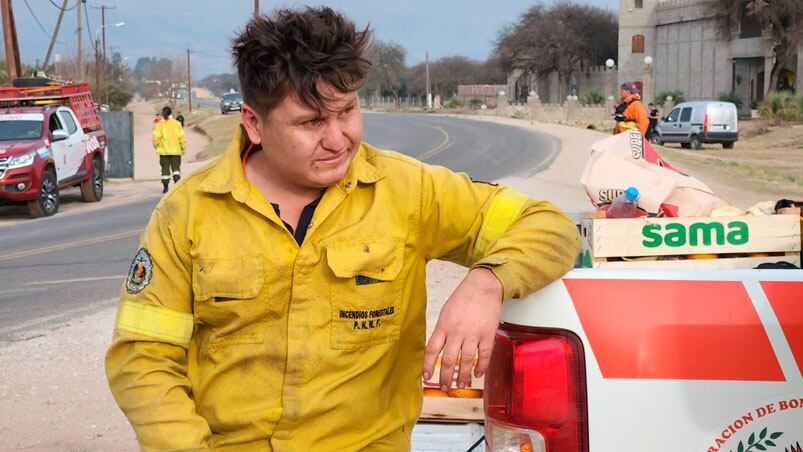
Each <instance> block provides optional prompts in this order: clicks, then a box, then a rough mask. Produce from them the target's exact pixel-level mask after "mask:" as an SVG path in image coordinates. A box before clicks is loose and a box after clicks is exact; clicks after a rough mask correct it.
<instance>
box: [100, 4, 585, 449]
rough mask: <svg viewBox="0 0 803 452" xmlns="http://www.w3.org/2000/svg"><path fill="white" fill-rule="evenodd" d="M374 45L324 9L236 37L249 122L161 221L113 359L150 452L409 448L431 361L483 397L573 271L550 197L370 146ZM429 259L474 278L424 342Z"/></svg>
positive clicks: (572, 236)
mask: <svg viewBox="0 0 803 452" xmlns="http://www.w3.org/2000/svg"><path fill="white" fill-rule="evenodd" d="M370 39H371V34H370V31H369V30H368V29H367V28H366V29H365V30H359V29H356V28H355V25H354V24H353V23H352V22H351V21H350V20H348V19H347V18H345V17H344V16H342V15H340V14H339V13H336V12H335V11H333V10H331V9H330V8H328V7H316V8H306V9H302V10H280V11H277V12H275V13H273V15H270V16H267V15H264V16H259V17H254V18H252V19H251V21H250V22H249V23H248V24H247V25H246V27H245V28H244V30H243V31H242V32H241V33H240V34H239V35H238V36H237V37H236V38H235V40H234V42H233V46H232V53H233V56H234V61H235V66H236V67H237V71H238V75H239V78H240V85H241V87H242V94H243V99H244V105H243V111H242V113H241V120H242V123H241V125H239V126H238V127H237V129H236V131H235V134H234V138H233V139H232V141H231V144H230V145H229V146H228V149H227V150H226V151H225V154H224V155H223V156H222V157H221V158H220V159H219V160H218V161H217V162H215V163H214V164H212V165H210V166H209V167H207V168H205V169H202V170H200V171H197V172H195V173H193V175H191V176H189V177H187V178H185V179H184V180H183V181H182V182H181V183H180V184H179V185H178V186H177V187H176V188H175V189H174V190H173V191H172V192H170V193H169V194H168V195H166V196H165V197H164V198H163V199H162V201H161V202H160V204H159V205H158V206H157V207H156V209H155V210H154V212H153V214H152V216H151V219H150V222H149V223H148V226H147V227H146V229H145V231H144V233H143V235H142V238H141V245H140V248H139V251H137V252H136V255H135V257H134V259H133V262H132V263H131V271H130V272H129V275H128V277H127V279H126V281H125V284H124V287H123V290H122V294H121V300H120V304H119V308H118V314H117V318H116V322H115V328H114V338H113V342H112V344H111V346H110V348H109V350H108V353H107V356H106V372H107V376H108V380H109V384H110V387H111V391H112V393H113V394H114V397H115V399H116V401H117V403H118V404H119V406H120V408H121V409H122V410H123V411H124V412H125V414H126V415H127V416H128V419H129V421H130V423H131V425H132V426H133V428H134V430H135V432H136V434H137V438H138V440H139V443H140V446H141V448H142V449H143V450H146V451H151V450H212V449H213V450H221V451H226V450H248V451H266V450H277V451H307V450H320V451H353V450H361V449H367V450H393V451H397V450H409V449H410V447H411V446H410V435H411V432H412V429H413V426H414V425H415V423H416V421H417V419H418V416H419V413H420V410H421V405H422V381H421V379H422V375H423V377H424V378H425V379H430V378H436V376H435V375H433V374H434V371H433V369H434V366H435V361H436V358H437V357H438V356H440V357H441V359H442V369H441V372H440V375H439V376H437V378H438V381H439V382H440V385H441V386H442V387H443V388H449V387H451V386H452V385H453V375H454V373H455V370H456V369H457V370H458V378H457V382H456V386H458V387H466V386H468V385H469V384H470V381H471V380H470V379H471V372H472V370H473V371H474V373H475V374H476V375H481V374H482V373H483V372H484V371H485V369H486V367H487V365H488V360H489V358H490V353H491V349H492V344H493V339H494V335H495V332H496V329H497V327H498V323H499V316H500V309H501V304H502V303H503V302H505V301H506V300H509V299H511V298H519V297H524V296H526V295H527V294H528V293H530V292H532V291H534V290H538V289H539V288H541V287H543V286H545V285H546V284H549V283H550V282H552V281H554V280H556V279H558V278H560V277H561V276H562V275H563V274H564V273H565V272H566V271H568V270H569V269H570V268H571V267H572V264H573V262H574V260H575V257H576V256H577V254H578V252H579V248H580V246H579V236H578V233H577V229H576V227H575V225H574V224H573V222H572V221H571V220H570V219H569V218H568V217H566V216H565V215H564V214H563V213H561V212H560V210H558V209H557V208H556V207H555V206H554V205H552V204H550V203H549V202H546V201H538V200H534V199H530V198H528V197H527V196H525V195H523V194H521V193H519V192H517V191H515V190H513V189H510V188H505V187H501V186H496V185H492V184H487V183H480V182H474V181H472V180H471V179H469V177H468V176H466V175H465V174H458V173H454V172H452V171H450V170H449V169H447V168H444V167H441V166H434V165H429V164H425V163H422V162H420V161H418V160H415V159H414V158H411V157H407V156H404V155H401V154H398V153H395V152H391V151H385V150H380V149H377V148H375V147H373V146H371V145H369V144H367V143H365V142H363V141H362V133H363V128H362V117H361V113H360V108H359V99H358V97H357V89H358V88H359V87H360V86H361V84H362V82H363V81H364V80H365V78H366V74H367V71H368V70H369V67H370V62H369V60H368V59H367V57H366V48H367V47H368V46H369V43H370ZM432 259H442V260H447V261H452V262H456V263H459V264H461V265H463V266H465V267H467V268H468V269H469V270H468V271H467V274H466V276H465V278H464V279H463V280H462V282H461V283H460V284H459V285H458V287H457V288H456V289H455V290H454V292H453V293H452V294H451V295H450V297H449V298H448V300H447V301H446V303H445V305H444V306H443V309H442V310H441V313H440V317H439V319H438V322H437V326H436V327H435V330H434V332H433V334H432V336H431V338H430V340H429V343H428V344H427V345H426V346H425V334H426V274H425V269H426V264H427V262H428V261H430V260H432ZM475 358H476V359H477V362H476V364H475V363H474V361H475Z"/></svg>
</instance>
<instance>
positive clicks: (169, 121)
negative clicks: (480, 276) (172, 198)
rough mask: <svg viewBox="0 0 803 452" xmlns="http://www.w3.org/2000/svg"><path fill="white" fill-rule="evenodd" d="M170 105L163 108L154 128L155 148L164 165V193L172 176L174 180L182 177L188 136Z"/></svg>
mask: <svg viewBox="0 0 803 452" xmlns="http://www.w3.org/2000/svg"><path fill="white" fill-rule="evenodd" d="M172 113H173V111H172V110H171V109H170V107H167V106H166V107H164V108H162V118H163V119H162V120H161V121H159V122H158V123H156V126H154V128H153V148H154V149H156V152H157V153H158V154H159V165H160V166H161V167H162V185H163V190H162V193H167V186H168V184H170V176H171V175H172V176H173V182H178V180H179V179H181V156H182V155H183V154H184V146H185V143H186V139H187V138H186V136H185V135H184V128H183V127H181V123H179V122H178V121H176V120H175V119H173V116H171V114H172Z"/></svg>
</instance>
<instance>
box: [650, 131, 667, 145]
mask: <svg viewBox="0 0 803 452" xmlns="http://www.w3.org/2000/svg"><path fill="white" fill-rule="evenodd" d="M650 142H651V143H652V144H657V145H658V146H662V145H663V144H664V141H663V140H661V137H660V136H659V135H658V134H657V133H656V134H654V135H653V136H652V138H650Z"/></svg>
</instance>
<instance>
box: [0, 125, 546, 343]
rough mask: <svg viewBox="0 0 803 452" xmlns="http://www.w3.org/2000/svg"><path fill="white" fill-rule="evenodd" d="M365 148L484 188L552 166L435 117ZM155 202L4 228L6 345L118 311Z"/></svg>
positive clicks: (499, 131) (520, 139)
mask: <svg viewBox="0 0 803 452" xmlns="http://www.w3.org/2000/svg"><path fill="white" fill-rule="evenodd" d="M365 130H366V133H365V140H366V141H367V142H369V143H371V144H373V145H375V146H378V147H381V148H384V149H395V150H397V151H399V152H403V153H405V154H408V155H412V156H415V157H418V158H419V159H421V160H424V161H426V162H428V163H433V164H441V165H446V166H448V167H450V168H452V169H454V170H457V171H465V172H467V173H468V174H469V175H470V176H471V177H473V178H475V179H479V180H488V181H490V180H494V179H497V178H500V177H504V176H508V175H528V174H533V173H535V172H538V171H540V170H541V169H544V168H546V167H547V166H548V164H549V162H551V161H552V159H554V157H555V156H556V155H557V152H558V144H557V143H556V142H555V140H554V139H552V138H551V137H548V136H546V135H541V134H536V133H534V132H531V131H527V130H525V129H521V128H516V127H510V126H503V125H498V124H491V123H483V122H479V121H469V120H464V119H457V118H447V117H442V116H434V115H413V114H366V115H365ZM157 201H158V200H157V199H148V200H143V201H139V202H135V203H132V204H127V205H122V206H115V207H109V208H106V209H99V210H96V211H92V212H84V213H76V214H71V215H56V216H53V217H50V218H44V219H39V220H30V221H26V222H23V223H18V224H14V225H9V226H0V343H2V342H3V341H9V340H15V339H19V338H25V337H26V334H28V333H27V332H28V331H29V330H32V329H33V327H39V326H42V325H43V324H47V325H52V326H58V325H59V324H62V323H64V322H68V321H69V319H71V318H73V317H75V316H77V315H80V314H81V313H84V312H90V311H93V310H95V309H97V307H98V306H100V305H108V304H111V303H114V302H115V300H114V299H115V298H116V297H117V296H118V294H119V290H120V285H121V282H122V279H123V278H124V276H125V274H126V273H127V271H128V266H129V262H130V259H131V256H132V255H133V254H134V252H135V251H136V247H137V242H138V237H139V233H140V232H141V230H142V228H143V227H144V226H145V224H146V223H147V221H148V217H149V215H150V212H151V211H152V210H153V208H154V206H155V205H156V202H157Z"/></svg>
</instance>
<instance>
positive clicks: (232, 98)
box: [220, 93, 243, 115]
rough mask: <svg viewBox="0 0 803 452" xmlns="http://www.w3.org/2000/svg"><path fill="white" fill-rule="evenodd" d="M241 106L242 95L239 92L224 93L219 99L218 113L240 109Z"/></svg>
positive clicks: (223, 113)
mask: <svg viewBox="0 0 803 452" xmlns="http://www.w3.org/2000/svg"><path fill="white" fill-rule="evenodd" d="M242 108H243V97H242V96H240V93H226V94H224V95H223V97H222V98H221V99H220V114H222V115H225V114H226V113H228V112H230V111H240V110H241V109H242Z"/></svg>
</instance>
